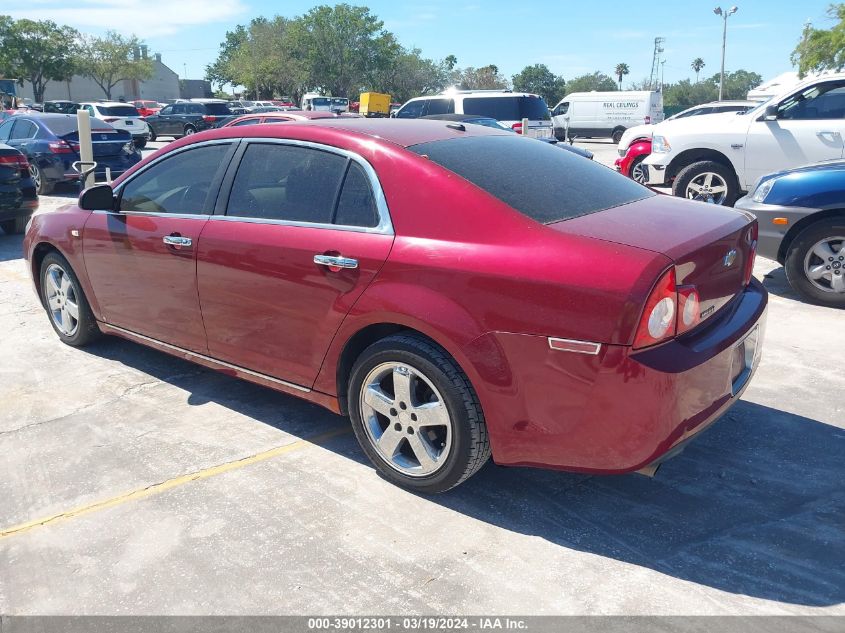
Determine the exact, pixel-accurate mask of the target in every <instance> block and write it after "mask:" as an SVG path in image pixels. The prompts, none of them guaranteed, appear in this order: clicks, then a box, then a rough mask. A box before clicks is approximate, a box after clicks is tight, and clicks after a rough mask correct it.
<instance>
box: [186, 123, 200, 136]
mask: <svg viewBox="0 0 845 633" xmlns="http://www.w3.org/2000/svg"><path fill="white" fill-rule="evenodd" d="M196 133H197V128H195V127H194V126H193V125H186V126H185V136H190V135H191V134H196Z"/></svg>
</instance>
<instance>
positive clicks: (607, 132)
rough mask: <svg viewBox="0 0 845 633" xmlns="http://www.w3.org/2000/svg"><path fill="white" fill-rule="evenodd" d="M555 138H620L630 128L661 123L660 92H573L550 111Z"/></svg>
mask: <svg viewBox="0 0 845 633" xmlns="http://www.w3.org/2000/svg"><path fill="white" fill-rule="evenodd" d="M552 120H553V121H554V130H555V136H556V137H557V139H558V140H560V141H565V140H567V139H572V138H576V137H578V138H612V139H613V142H614V143H618V142H619V141H620V140H621V139H622V134H624V133H625V130H627V129H628V128H629V127H633V126H635V125H648V124H649V123H660V122H661V121H662V120H663V93H662V92H661V91H659V90H643V91H635V92H622V91H619V92H573V93H572V94H568V95H566V96H565V97H564V98H563V99H561V100H560V102H559V103H558V104H557V105H556V106H555V107H554V109H553V110H552Z"/></svg>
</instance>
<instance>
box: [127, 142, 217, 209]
mask: <svg viewBox="0 0 845 633" xmlns="http://www.w3.org/2000/svg"><path fill="white" fill-rule="evenodd" d="M230 147H231V145H230V144H229V143H216V144H213V145H204V146H200V147H195V148H192V149H188V150H185V151H182V152H179V153H177V154H174V155H173V156H168V157H167V158H165V159H163V160H161V161H159V162H158V163H155V164H154V165H151V166H150V167H149V168H147V169H146V170H144V171H143V172H141V173H140V174H138V175H137V176H135V177H133V178H132V179H131V180H129V181H128V182H127V183H126V184H125V185H124V186H123V188H122V189H121V192H120V210H121V211H134V212H141V213H179V214H189V215H197V214H204V213H207V212H208V207H209V195H210V194H211V193H212V191H211V184H212V183H213V182H214V181H215V178H216V175H217V173H218V171H219V170H220V169H222V168H223V166H224V164H225V162H226V161H225V159H226V156H227V153H228V152H229V149H230Z"/></svg>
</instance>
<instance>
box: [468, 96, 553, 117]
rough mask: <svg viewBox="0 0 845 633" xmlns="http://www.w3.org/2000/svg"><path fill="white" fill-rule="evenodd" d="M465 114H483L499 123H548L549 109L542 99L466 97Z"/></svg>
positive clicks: (534, 97)
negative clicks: (530, 121)
mask: <svg viewBox="0 0 845 633" xmlns="http://www.w3.org/2000/svg"><path fill="white" fill-rule="evenodd" d="M464 114H481V115H483V116H489V117H490V118H493V119H498V120H499V121H521V120H522V119H531V120H532V121H536V120H541V121H548V120H549V119H550V118H551V117H550V116H549V108H548V106H547V105H546V102H545V101H543V98H542V97H536V96H531V97H466V98H464Z"/></svg>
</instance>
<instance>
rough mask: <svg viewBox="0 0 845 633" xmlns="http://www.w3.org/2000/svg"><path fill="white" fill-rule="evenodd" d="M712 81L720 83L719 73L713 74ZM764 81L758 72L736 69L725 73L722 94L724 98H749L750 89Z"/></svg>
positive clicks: (715, 83) (714, 83)
mask: <svg viewBox="0 0 845 633" xmlns="http://www.w3.org/2000/svg"><path fill="white" fill-rule="evenodd" d="M710 82H711V83H712V84H713V85H714V86H717V87H718V85H719V75H713V76H712V77H711V78H710ZM761 83H763V77H761V76H760V75H759V74H758V73H753V72H750V71H748V70H736V71H734V72H732V73H728V72H726V73H725V85H724V91H723V94H722V98H723V99H747V98H748V91H749V90H751V89H752V88H756V87H757V86H759V85H760V84H761Z"/></svg>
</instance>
